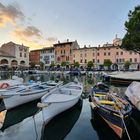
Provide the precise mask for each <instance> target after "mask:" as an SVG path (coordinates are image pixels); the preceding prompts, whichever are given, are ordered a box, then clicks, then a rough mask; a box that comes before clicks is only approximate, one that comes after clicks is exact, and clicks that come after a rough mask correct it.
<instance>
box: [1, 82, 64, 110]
mask: <svg viewBox="0 0 140 140" xmlns="http://www.w3.org/2000/svg"><path fill="white" fill-rule="evenodd" d="M62 84H63V82H62V81H59V82H58V81H57V82H54V81H47V82H42V83H33V84H31V85H19V86H16V87H11V88H7V89H3V90H1V91H0V98H1V99H2V101H1V102H3V105H4V107H3V109H7V110H8V109H11V108H14V107H16V106H19V105H22V104H24V103H27V102H30V101H33V100H37V99H40V98H41V97H42V96H43V95H45V94H46V93H49V92H50V90H52V89H54V88H56V87H59V86H61V85H62Z"/></svg>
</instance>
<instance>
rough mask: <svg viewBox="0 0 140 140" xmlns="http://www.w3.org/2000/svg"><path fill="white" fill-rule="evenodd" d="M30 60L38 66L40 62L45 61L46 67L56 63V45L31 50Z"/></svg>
mask: <svg viewBox="0 0 140 140" xmlns="http://www.w3.org/2000/svg"><path fill="white" fill-rule="evenodd" d="M30 62H35V64H36V66H39V65H40V62H43V63H44V66H45V67H48V66H50V65H51V64H52V63H55V53H54V47H45V48H42V49H38V50H31V51H30Z"/></svg>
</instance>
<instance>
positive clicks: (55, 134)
mask: <svg viewBox="0 0 140 140" xmlns="http://www.w3.org/2000/svg"><path fill="white" fill-rule="evenodd" d="M82 104H83V101H82V100H81V99H80V100H79V102H78V103H77V104H76V105H75V106H73V107H72V108H70V109H69V110H67V111H65V112H63V113H61V114H60V115H58V116H56V117H55V118H54V119H52V120H51V121H50V122H49V123H48V124H47V125H46V126H44V127H43V128H42V137H41V140H62V139H64V137H65V136H66V135H67V134H68V133H69V132H70V130H71V129H72V127H73V126H74V124H75V122H76V121H77V120H78V118H79V116H80V113H81V109H82Z"/></svg>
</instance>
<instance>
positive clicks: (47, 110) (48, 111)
mask: <svg viewBox="0 0 140 140" xmlns="http://www.w3.org/2000/svg"><path fill="white" fill-rule="evenodd" d="M79 99H80V96H79V97H78V98H76V99H73V100H70V101H66V102H56V103H51V104H50V105H48V106H47V107H44V108H43V110H42V113H43V118H44V123H45V124H47V123H48V122H49V121H50V120H51V119H52V118H53V117H55V116H56V115H58V114H60V113H61V112H63V111H65V110H67V109H69V108H71V107H72V106H74V105H75V104H76V103H77V102H78V101H79Z"/></svg>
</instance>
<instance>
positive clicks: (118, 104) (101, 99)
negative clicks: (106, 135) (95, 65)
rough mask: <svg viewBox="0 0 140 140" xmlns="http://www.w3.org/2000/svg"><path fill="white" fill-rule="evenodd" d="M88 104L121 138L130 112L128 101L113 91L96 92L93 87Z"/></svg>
mask: <svg viewBox="0 0 140 140" xmlns="http://www.w3.org/2000/svg"><path fill="white" fill-rule="evenodd" d="M90 105H91V109H93V110H94V111H96V112H97V113H98V114H99V115H100V116H101V117H102V118H103V119H104V120H105V122H106V123H107V124H108V125H109V126H110V127H111V128H112V129H113V130H114V132H115V133H116V134H117V135H118V136H119V137H120V138H121V137H122V135H123V133H124V132H125V130H126V129H127V128H126V125H127V124H128V123H129V120H130V115H131V112H132V107H131V105H130V104H129V102H127V100H125V99H123V98H120V97H119V96H118V95H116V94H115V93H107V92H106V93H105V92H104V93H99V92H98V93H96V91H94V89H93V90H92V93H91V102H90Z"/></svg>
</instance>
